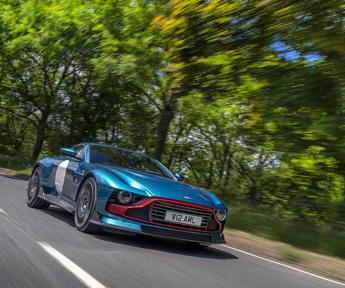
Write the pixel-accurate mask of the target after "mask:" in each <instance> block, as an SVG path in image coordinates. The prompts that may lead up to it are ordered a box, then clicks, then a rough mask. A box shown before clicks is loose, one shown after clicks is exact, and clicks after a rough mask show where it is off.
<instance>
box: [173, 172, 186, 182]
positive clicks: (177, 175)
mask: <svg viewBox="0 0 345 288" xmlns="http://www.w3.org/2000/svg"><path fill="white" fill-rule="evenodd" d="M175 177H176V179H177V180H178V181H183V180H184V178H185V176H184V175H183V174H182V173H176V174H175Z"/></svg>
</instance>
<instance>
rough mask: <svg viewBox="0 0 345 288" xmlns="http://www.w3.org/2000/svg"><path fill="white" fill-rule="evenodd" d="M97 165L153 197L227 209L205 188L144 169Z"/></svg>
mask: <svg viewBox="0 0 345 288" xmlns="http://www.w3.org/2000/svg"><path fill="white" fill-rule="evenodd" d="M97 166H98V168H102V169H104V170H106V171H107V172H108V173H109V172H110V173H111V174H113V175H114V176H116V178H118V179H119V180H121V182H123V183H125V184H126V185H128V186H130V187H132V188H135V189H139V190H142V191H145V192H146V193H147V194H148V195H149V196H151V197H159V198H166V199H172V200H178V201H183V202H189V203H194V204H199V205H203V206H207V207H211V208H215V209H225V206H224V204H223V202H221V201H220V200H219V199H218V198H217V197H216V196H215V195H214V194H212V193H210V192H208V191H207V190H205V189H201V188H198V187H195V186H192V185H189V184H185V183H182V182H178V181H176V180H173V179H169V178H166V177H161V176H158V175H154V174H151V173H146V172H142V171H136V170H131V169H126V168H120V167H114V166H108V165H99V164H98V165H97Z"/></svg>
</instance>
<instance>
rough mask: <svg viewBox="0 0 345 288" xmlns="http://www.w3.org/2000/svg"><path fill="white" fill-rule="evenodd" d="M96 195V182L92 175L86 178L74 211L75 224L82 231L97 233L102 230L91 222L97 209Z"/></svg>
mask: <svg viewBox="0 0 345 288" xmlns="http://www.w3.org/2000/svg"><path fill="white" fill-rule="evenodd" d="M96 195H97V186H96V182H95V180H94V179H93V178H92V177H90V178H88V179H86V180H85V182H84V183H83V184H82V187H81V188H80V192H79V195H78V199H77V204H76V208H75V212H74V223H75V226H76V228H77V229H78V230H79V231H81V232H85V233H94V234H96V233H100V232H101V231H102V227H100V226H98V225H96V224H94V223H91V222H90V220H91V218H92V214H93V213H94V211H95V204H96Z"/></svg>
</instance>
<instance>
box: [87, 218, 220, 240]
mask: <svg viewBox="0 0 345 288" xmlns="http://www.w3.org/2000/svg"><path fill="white" fill-rule="evenodd" d="M91 222H92V223H94V224H97V225H100V226H102V227H104V228H105V229H110V230H121V231H125V232H130V233H135V234H142V235H148V236H152V237H159V238H165V239H173V240H179V241H188V242H198V243H205V244H212V243H225V240H224V236H223V233H222V232H212V233H205V232H194V231H186V230H180V229H173V228H166V227H162V226H158V225H151V224H146V223H142V222H139V221H134V220H130V219H126V218H124V217H120V216H114V217H109V216H103V215H99V217H98V221H97V220H91Z"/></svg>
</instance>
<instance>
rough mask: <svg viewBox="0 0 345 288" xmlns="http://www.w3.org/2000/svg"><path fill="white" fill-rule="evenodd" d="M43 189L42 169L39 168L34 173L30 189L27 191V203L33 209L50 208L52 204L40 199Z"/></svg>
mask: <svg viewBox="0 0 345 288" xmlns="http://www.w3.org/2000/svg"><path fill="white" fill-rule="evenodd" d="M40 187H41V168H40V167H37V168H36V169H35V170H34V172H33V173H32V175H31V177H30V180H29V183H28V187H27V189H26V192H27V198H26V203H27V205H28V206H29V207H31V208H36V209H43V210H46V209H48V208H49V205H50V203H49V202H48V201H46V200H44V199H41V198H39V197H38V194H39V191H40Z"/></svg>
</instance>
